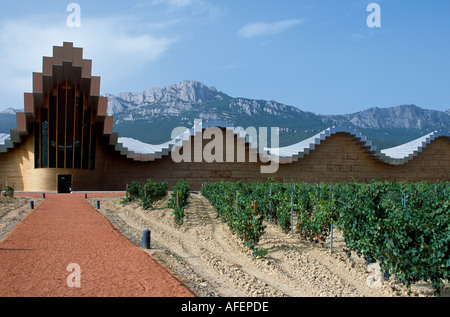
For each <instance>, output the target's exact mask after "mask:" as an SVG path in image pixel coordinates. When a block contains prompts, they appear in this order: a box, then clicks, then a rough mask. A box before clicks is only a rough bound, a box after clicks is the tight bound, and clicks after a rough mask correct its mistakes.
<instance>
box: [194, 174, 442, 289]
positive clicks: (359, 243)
mask: <svg viewBox="0 0 450 317" xmlns="http://www.w3.org/2000/svg"><path fill="white" fill-rule="evenodd" d="M201 193H202V194H203V195H204V196H205V197H206V198H207V199H208V200H209V201H210V202H211V204H212V205H213V206H214V208H215V210H216V212H217V213H218V215H219V216H220V217H221V218H222V220H223V221H224V222H226V223H228V225H229V227H230V228H231V229H232V231H233V233H234V234H236V235H237V236H238V237H239V238H240V239H241V240H242V241H243V243H244V245H246V246H247V247H249V248H250V249H252V250H253V251H254V256H264V255H265V254H266V253H267V250H262V251H261V250H258V248H257V247H256V246H257V243H258V242H259V240H260V238H261V236H262V235H263V234H264V229H265V227H264V225H263V221H264V220H265V219H267V220H268V221H271V222H273V223H276V224H278V225H279V227H280V229H281V230H282V231H283V232H290V230H292V225H293V224H292V222H291V219H292V218H291V210H292V211H293V212H294V213H295V214H296V216H297V219H298V220H297V231H298V232H299V233H300V235H301V236H302V237H304V238H307V239H309V240H311V241H314V240H320V241H321V242H322V243H323V242H325V241H326V239H327V238H328V236H329V234H330V226H331V224H333V225H336V226H337V227H338V228H339V229H340V230H341V231H342V233H343V237H344V241H345V251H346V252H347V253H348V255H349V256H350V254H351V252H356V253H357V254H358V255H360V256H362V257H364V258H365V259H366V260H367V262H369V263H370V262H376V261H377V262H379V263H380V266H381V268H382V270H384V271H385V272H387V273H390V274H391V273H393V274H394V275H395V278H396V279H397V280H399V281H401V282H403V283H404V284H405V285H407V286H410V285H412V284H414V283H416V282H419V281H431V283H432V285H433V287H434V289H435V294H436V295H439V294H440V288H441V285H442V281H443V280H447V281H448V280H449V276H450V198H449V197H450V183H449V182H446V183H436V184H433V183H430V182H420V183H398V182H381V181H378V180H374V181H372V182H370V183H363V184H359V183H356V182H349V183H339V184H328V183H323V184H318V185H312V184H305V183H295V182H293V183H290V184H283V183H280V182H276V181H274V180H273V179H269V180H268V181H266V182H264V183H262V182H251V183H246V184H244V183H243V182H237V183H229V182H227V183H224V182H221V183H215V184H212V183H206V184H204V186H203V187H202V189H201ZM254 201H256V202H257V206H258V208H257V214H254V213H253V210H252V203H253V202H254ZM260 251H261V252H260ZM258 252H260V253H258Z"/></svg>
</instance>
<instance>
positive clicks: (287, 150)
mask: <svg viewBox="0 0 450 317" xmlns="http://www.w3.org/2000/svg"><path fill="white" fill-rule="evenodd" d="M209 127H219V128H224V129H226V130H228V131H230V132H232V133H234V134H235V135H237V137H238V140H239V141H240V142H246V143H248V144H249V150H250V151H252V152H253V153H258V146H257V143H256V142H254V141H253V140H252V138H251V137H250V136H249V135H247V134H246V132H245V130H244V129H242V128H240V127H238V128H236V127H233V126H232V125H230V124H228V123H226V122H224V121H209V122H197V123H196V124H195V125H194V126H193V127H192V128H191V129H187V130H186V131H185V132H184V133H181V134H180V135H178V136H177V137H175V138H174V139H172V140H170V141H169V142H166V143H163V144H160V145H152V144H147V143H143V142H141V141H138V140H135V139H132V138H125V137H122V138H120V137H118V135H117V134H115V133H113V135H112V136H111V139H110V144H111V145H115V148H116V150H117V151H120V152H121V154H122V155H126V156H127V157H128V158H131V159H134V160H138V161H153V160H156V159H160V158H161V157H162V156H165V155H169V153H170V151H172V150H173V149H174V147H181V146H182V142H183V141H188V140H189V139H190V138H191V137H192V136H194V135H195V134H196V133H199V132H201V131H202V130H203V129H207V128H209ZM337 133H345V134H347V135H348V137H349V138H350V139H351V140H353V141H354V142H355V143H356V144H357V145H358V146H359V147H360V148H362V149H363V150H364V152H366V153H367V154H368V155H369V156H371V157H373V158H374V159H376V160H378V161H381V162H384V163H388V164H391V165H401V164H404V163H407V162H408V161H410V160H412V159H413V158H414V157H415V156H417V155H418V154H419V153H420V152H422V150H423V149H424V148H426V147H427V146H428V145H429V144H430V143H431V142H433V141H434V140H436V139H438V138H447V139H450V132H445V131H435V132H432V133H429V134H427V135H425V136H423V137H421V138H419V139H417V140H414V141H411V142H408V143H405V144H403V145H399V146H396V147H393V148H390V149H384V150H381V151H379V150H377V148H376V146H374V145H372V142H371V141H370V140H368V138H367V137H366V136H365V135H363V134H361V132H358V131H356V130H354V129H352V128H348V127H332V128H328V129H326V130H323V131H321V132H320V133H318V134H316V135H314V136H312V137H310V138H308V139H306V140H303V141H301V142H299V143H296V144H293V145H290V146H286V147H280V148H265V149H264V150H265V151H267V153H263V155H264V156H265V157H268V155H276V156H278V157H279V161H280V163H281V164H287V163H291V162H293V161H297V160H299V159H301V158H303V157H304V156H305V155H308V154H310V153H311V152H312V151H314V150H315V148H316V146H318V145H320V144H321V143H323V142H324V141H325V140H326V139H327V138H330V137H331V136H332V135H334V134H337Z"/></svg>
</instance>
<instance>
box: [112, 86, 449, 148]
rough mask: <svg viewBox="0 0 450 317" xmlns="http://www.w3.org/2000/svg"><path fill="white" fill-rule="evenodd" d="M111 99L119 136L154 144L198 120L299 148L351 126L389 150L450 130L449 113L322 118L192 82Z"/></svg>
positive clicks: (387, 111) (385, 111) (416, 110)
mask: <svg viewBox="0 0 450 317" xmlns="http://www.w3.org/2000/svg"><path fill="white" fill-rule="evenodd" d="M106 96H107V97H108V114H109V115H113V116H114V124H115V129H116V130H117V132H119V134H120V135H121V136H128V137H133V138H137V139H139V140H141V141H143V142H147V143H153V144H155V143H162V142H165V141H167V140H168V139H169V138H170V131H171V130H170V131H169V129H168V128H169V127H171V128H172V129H173V128H175V127H177V126H185V127H191V126H192V125H193V121H194V120H195V119H203V120H218V121H227V122H228V123H230V124H233V125H235V126H243V127H248V126H255V127H271V126H276V127H280V138H281V139H280V144H282V145H290V144H292V143H295V142H299V141H301V140H302V139H304V138H307V137H310V136H312V135H314V134H316V133H318V132H320V131H322V130H323V129H326V128H328V127H331V126H349V127H353V128H356V129H358V130H360V131H361V132H363V133H365V134H366V135H367V136H368V137H371V138H372V139H373V141H374V142H375V143H377V144H380V146H383V147H387V146H395V145H398V144H401V143H404V142H405V141H411V140H412V139H411V138H414V137H417V138H418V137H421V136H423V135H425V134H427V133H429V132H432V131H435V130H448V128H449V126H450V109H449V110H448V111H438V110H430V109H423V108H421V107H418V106H416V105H399V106H395V107H387V108H380V107H372V108H368V109H365V110H362V111H359V112H355V113H348V114H342V115H323V114H315V113H312V112H308V111H303V110H301V109H299V108H297V107H294V106H289V105H285V104H282V103H279V102H277V101H275V100H270V101H267V100H263V99H249V98H244V97H231V96H229V95H227V94H226V93H224V92H222V91H219V90H217V89H216V88H215V87H208V86H206V85H204V84H203V83H201V82H198V81H190V80H185V81H182V82H179V83H177V84H174V85H170V86H167V87H164V88H154V87H150V88H148V89H147V90H145V91H144V92H141V93H119V94H117V95H111V94H108V95H106ZM144 126H147V127H148V126H153V127H155V130H158V133H157V134H156V135H153V136H152V137H149V136H145V135H142V133H140V131H144V130H143V129H144ZM159 135H165V137H159Z"/></svg>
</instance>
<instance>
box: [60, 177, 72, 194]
mask: <svg viewBox="0 0 450 317" xmlns="http://www.w3.org/2000/svg"><path fill="white" fill-rule="evenodd" d="M71 187H72V175H58V193H59V194H64V193H70V188H71Z"/></svg>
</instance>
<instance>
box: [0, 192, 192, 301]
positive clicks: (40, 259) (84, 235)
mask: <svg viewBox="0 0 450 317" xmlns="http://www.w3.org/2000/svg"><path fill="white" fill-rule="evenodd" d="M89 196H91V197H94V195H91V194H88V197H89ZM96 196H97V195H96ZM39 197H42V194H40V195H39ZM97 197H98V196H97ZM71 263H76V264H78V265H79V267H80V269H81V274H80V276H81V279H80V284H81V285H80V287H69V286H68V285H67V281H68V280H69V281H73V278H72V277H73V275H71V274H72V273H74V271H73V270H70V271H68V270H67V267H68V265H69V264H71ZM0 296H1V297H5V296H20V297H36V296H39V297H44V296H45V297H78V296H89V297H113V296H114V297H142V296H145V297H190V296H194V295H193V293H192V292H191V291H190V290H189V289H187V288H186V287H185V286H184V285H182V283H181V282H180V281H178V280H177V279H176V278H175V277H173V276H172V275H171V274H170V273H169V272H168V271H167V270H165V269H164V268H163V267H162V266H161V265H159V264H158V263H157V262H155V260H153V259H152V258H151V257H150V256H149V255H148V254H147V253H146V252H145V251H144V250H142V249H141V248H140V247H138V246H136V245H134V244H133V243H132V242H131V241H129V240H128V239H127V238H126V237H125V236H123V235H122V234H121V233H120V232H119V231H118V230H117V229H116V228H115V227H113V225H112V224H111V223H110V222H109V221H108V220H107V219H106V218H105V217H103V216H102V215H101V214H100V213H98V212H97V211H96V210H95V209H94V208H92V206H91V205H90V204H89V203H88V202H87V201H86V200H85V199H84V194H46V198H45V200H44V201H43V202H42V203H41V204H40V205H39V206H38V207H37V208H36V209H35V210H33V211H32V212H31V213H30V214H29V215H28V216H27V217H26V218H25V219H23V220H22V221H21V222H20V223H19V224H18V225H17V226H16V227H15V229H14V230H13V231H12V232H11V233H9V234H8V235H7V236H6V237H5V239H4V240H3V241H2V242H1V243H0Z"/></svg>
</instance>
